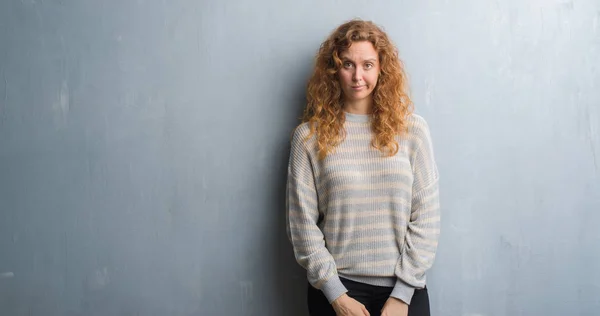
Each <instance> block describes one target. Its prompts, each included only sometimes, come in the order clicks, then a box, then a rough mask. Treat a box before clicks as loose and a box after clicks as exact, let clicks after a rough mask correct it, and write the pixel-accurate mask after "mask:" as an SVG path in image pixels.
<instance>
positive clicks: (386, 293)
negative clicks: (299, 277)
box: [307, 278, 431, 316]
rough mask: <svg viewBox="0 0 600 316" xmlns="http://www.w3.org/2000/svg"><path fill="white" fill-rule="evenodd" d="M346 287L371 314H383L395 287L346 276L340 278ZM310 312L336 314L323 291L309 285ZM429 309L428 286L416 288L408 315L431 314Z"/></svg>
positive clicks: (321, 315) (316, 315) (324, 315)
mask: <svg viewBox="0 0 600 316" xmlns="http://www.w3.org/2000/svg"><path fill="white" fill-rule="evenodd" d="M340 280H342V283H343V284H344V286H346V289H348V293H346V294H348V296H350V297H351V298H353V299H355V300H357V301H359V302H360V303H361V304H363V305H365V307H366V308H367V310H368V311H369V314H370V315H371V316H379V315H381V309H382V308H383V305H384V304H385V302H386V301H387V299H388V298H389V297H390V294H391V293H392V290H393V289H394V288H393V287H383V286H374V285H369V284H364V283H359V282H355V281H351V280H347V279H344V278H340ZM307 294H308V295H307V300H308V313H309V315H310V316H336V315H335V311H334V310H333V307H332V306H331V304H329V301H327V298H326V297H325V295H324V294H323V292H321V290H318V289H316V288H314V287H313V286H312V285H310V284H309V285H308V293H307ZM430 315H431V314H430V311H429V295H428V294H427V287H426V288H424V289H422V290H415V294H414V295H413V297H412V300H411V301H410V305H409V306H408V316H430Z"/></svg>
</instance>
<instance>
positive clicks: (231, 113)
mask: <svg viewBox="0 0 600 316" xmlns="http://www.w3.org/2000/svg"><path fill="white" fill-rule="evenodd" d="M353 17H362V18H366V19H372V20H374V21H375V22H376V23H378V24H380V25H382V26H383V27H384V28H385V30H387V31H388V33H389V34H390V36H391V37H392V39H393V40H394V42H395V43H396V44H397V46H398V47H399V49H400V54H401V57H402V58H403V60H404V61H405V63H406V67H407V69H408V72H409V75H410V80H411V89H412V90H411V91H412V95H413V98H414V101H415V105H416V109H417V112H418V113H420V114H421V115H422V116H424V117H425V118H426V119H427V120H428V122H429V124H430V126H431V130H432V136H433V138H434V145H435V150H436V157H437V161H438V165H439V169H440V172H441V177H442V178H441V179H442V180H441V190H442V191H441V194H442V207H443V209H442V211H443V217H442V239H441V241H440V247H439V252H438V257H437V261H436V263H435V265H434V267H433V269H432V271H431V273H430V275H429V282H430V283H429V288H430V294H431V303H432V309H433V312H434V315H450V316H454V315H465V316H467V315H470V316H475V315H511V316H517V315H527V316H529V315H597V314H598V310H599V309H600V269H598V267H600V251H599V249H600V229H599V227H600V2H599V1H597V0H587V1H585V0H581V1H577V0H573V1H562V0H561V1H558V0H537V1H536V0H527V1H525V0H507V1H491V0H484V1H464V0H459V1H447V0H429V1H373V2H366V1H333V0H329V1H317V0H310V1H295V2H291V1H276V0H259V1H241V0H238V1H222V2H221V1H219V2H217V1H193V0H170V1H166V0H162V1H159V0H155V1H148V0H135V1H134V0H126V1H116V0H106V1H91V0H77V1H75V0H44V1H42V0H20V1H18V0H4V1H1V2H0V315H7V316H12V315H17V316H20V315H44V316H53V315H69V316H72V315H85V316H95V315H119V316H121V315H123V316H125V315H207V316H212V315H257V316H258V315H261V316H262V315H268V316H270V315H273V316H275V315H294V316H295V315H306V309H305V301H304V300H305V293H304V292H305V288H306V281H305V275H304V272H303V270H301V269H300V268H299V266H298V265H297V264H296V263H295V261H294V259H293V255H292V252H291V246H290V244H289V242H288V241H287V239H286V236H285V229H284V218H285V213H284V196H283V193H284V183H285V172H286V166H287V159H288V150H289V136H290V132H291V130H292V128H293V127H294V126H295V125H296V124H297V123H298V120H297V118H298V117H299V115H300V114H301V111H302V107H303V106H304V87H305V83H306V79H307V78H308V76H309V74H310V70H311V67H312V58H313V55H314V53H315V52H316V50H317V48H318V45H319V44H320V42H321V41H322V40H323V39H324V38H325V37H326V36H327V35H328V33H329V32H330V31H331V30H332V29H333V28H334V27H335V26H337V25H338V24H339V23H342V22H344V21H345V20H348V19H350V18H353Z"/></svg>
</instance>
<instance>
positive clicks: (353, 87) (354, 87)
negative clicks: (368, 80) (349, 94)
mask: <svg viewBox="0 0 600 316" xmlns="http://www.w3.org/2000/svg"><path fill="white" fill-rule="evenodd" d="M351 87H352V90H360V89H362V88H364V87H365V86H351Z"/></svg>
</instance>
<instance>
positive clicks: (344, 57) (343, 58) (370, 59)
mask: <svg viewBox="0 0 600 316" xmlns="http://www.w3.org/2000/svg"><path fill="white" fill-rule="evenodd" d="M340 57H342V58H341V59H342V60H344V61H351V62H354V61H353V60H351V59H350V58H348V56H343V55H342V56H340ZM368 61H369V62H377V58H368V59H365V60H363V62H368Z"/></svg>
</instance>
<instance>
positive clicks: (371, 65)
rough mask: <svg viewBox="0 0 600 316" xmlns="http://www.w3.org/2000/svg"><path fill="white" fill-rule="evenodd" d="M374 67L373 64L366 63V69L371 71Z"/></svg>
mask: <svg viewBox="0 0 600 316" xmlns="http://www.w3.org/2000/svg"><path fill="white" fill-rule="evenodd" d="M374 66H375V65H373V63H366V64H365V68H367V69H371V68H373V67H374Z"/></svg>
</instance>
